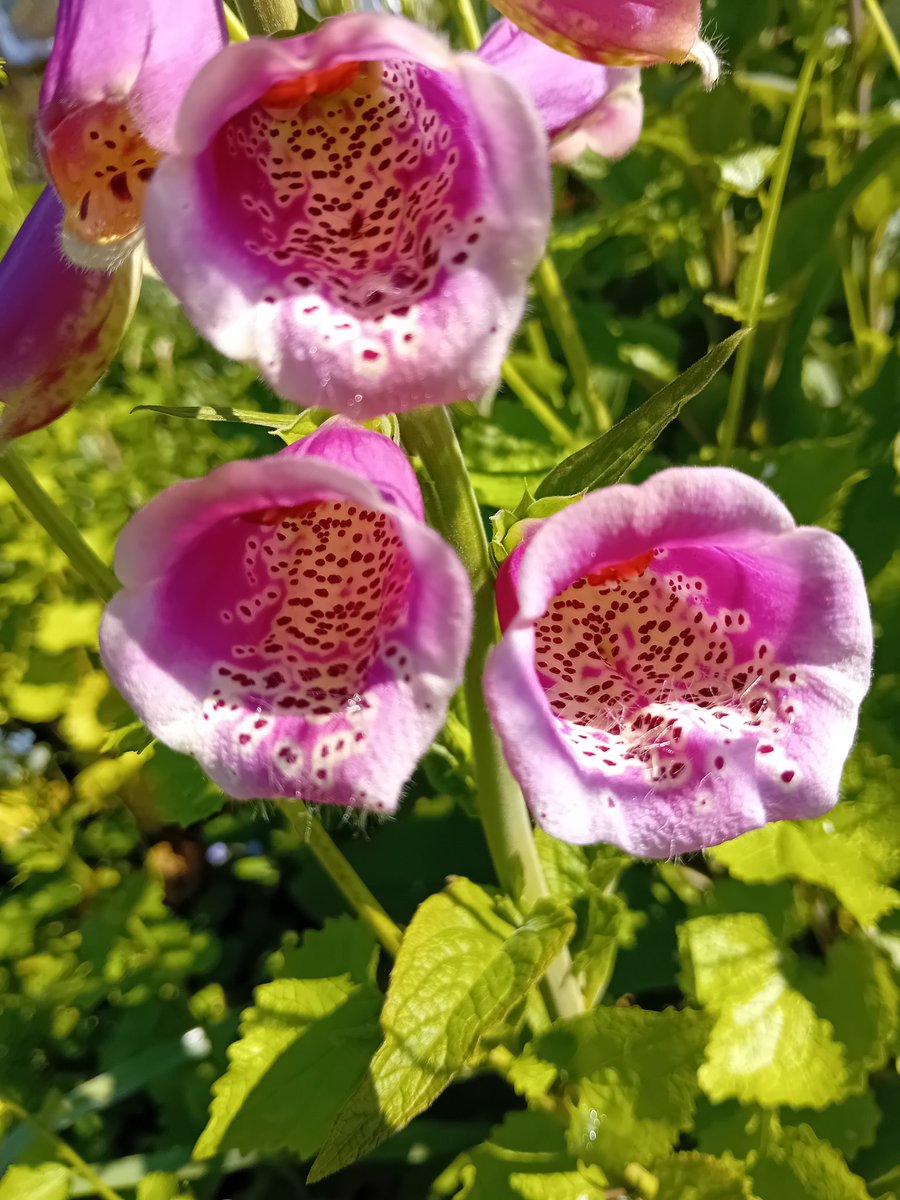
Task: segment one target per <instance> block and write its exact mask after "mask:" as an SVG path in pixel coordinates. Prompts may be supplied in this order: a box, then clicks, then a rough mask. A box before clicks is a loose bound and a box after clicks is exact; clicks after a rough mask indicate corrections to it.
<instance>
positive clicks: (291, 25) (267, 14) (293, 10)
mask: <svg viewBox="0 0 900 1200" xmlns="http://www.w3.org/2000/svg"><path fill="white" fill-rule="evenodd" d="M235 7H236V8H237V10H238V13H239V14H240V16H241V20H242V21H243V22H244V25H245V27H246V29H247V32H248V33H256V34H272V33H283V32H284V31H285V30H293V29H296V28H297V18H298V13H297V4H296V0H236V3H235Z"/></svg>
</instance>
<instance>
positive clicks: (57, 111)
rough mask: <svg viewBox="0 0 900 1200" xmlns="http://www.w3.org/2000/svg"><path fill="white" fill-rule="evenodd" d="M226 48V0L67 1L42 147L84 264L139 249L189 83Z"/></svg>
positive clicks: (75, 253)
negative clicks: (150, 192) (152, 187)
mask: <svg viewBox="0 0 900 1200" xmlns="http://www.w3.org/2000/svg"><path fill="white" fill-rule="evenodd" d="M224 42H225V24H224V16H223V12H222V6H221V4H220V3H219V0H115V3H110V2H109V0H60V3H59V16H58V19H57V24H56V37H55V39H54V43H53V51H52V53H51V55H50V59H49V61H48V63H47V70H46V73H45V75H44V82H43V86H42V88H41V98H40V108H39V114H38V145H39V147H40V150H41V153H42V155H43V158H44V162H45V164H46V167H47V172H48V174H49V176H50V180H51V182H52V184H53V186H54V187H55V188H56V190H57V192H58V193H59V196H60V198H61V199H62V202H63V204H64V206H65V217H64V221H63V235H64V244H65V248H66V252H67V253H68V254H69V255H70V256H71V257H72V258H73V259H74V260H75V261H77V262H81V263H85V264H86V265H88V266H108V265H110V264H114V263H116V262H119V261H121V259H122V258H123V257H124V256H125V255H126V254H128V252H129V251H130V250H132V249H133V248H134V246H135V244H136V242H137V241H138V240H139V238H140V235H141V219H142V209H143V202H144V194H145V191H146V188H147V185H148V183H149V182H150V179H151V178H152V176H153V172H154V170H155V168H156V166H157V164H158V162H159V159H160V155H161V154H162V153H164V152H166V151H168V150H170V149H171V148H172V146H173V142H174V125H175V115H176V113H177V111H178V106H179V104H180V102H181V99H182V97H183V96H184V93H185V90H186V88H187V85H188V84H189V82H190V81H191V79H192V78H193V76H194V74H195V73H196V71H197V69H198V68H199V67H200V66H201V65H202V64H203V63H204V62H205V61H206V60H207V59H208V58H210V57H211V56H212V55H213V54H215V52H216V51H217V50H219V49H220V47H221V46H222V45H224Z"/></svg>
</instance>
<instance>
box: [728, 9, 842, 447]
mask: <svg viewBox="0 0 900 1200" xmlns="http://www.w3.org/2000/svg"><path fill="white" fill-rule="evenodd" d="M831 8H832V6H831V5H830V4H829V5H827V6H826V12H825V13H824V14H823V17H822V18H821V19H820V21H819V24H818V27H817V29H816V32H815V33H814V35H813V38H812V41H811V43H810V46H809V49H808V50H807V52H806V57H805V59H804V60H803V66H802V67H801V69H800V77H799V79H798V80H797V89H796V91H795V92H794V97H793V100H792V101H791V107H790V109H789V110H788V115H787V120H786V121H785V124H784V132H783V133H782V137H781V146H780V147H779V150H778V161H777V163H776V166H775V172H774V175H773V176H772V183H771V186H770V188H769V192H768V195H767V197H766V208H765V213H764V215H763V219H762V222H761V224H760V229H759V234H758V238H759V240H758V243H757V246H756V249H755V251H754V258H753V264H752V272H753V273H752V276H751V282H750V300H749V304H748V306H747V317H746V320H745V321H744V328H745V329H747V330H749V331H750V332H749V336H748V337H746V338H744V340H743V341H742V342H741V344H740V346H739V347H738V351H737V355H736V356H735V361H734V373H733V375H732V377H731V387H730V389H729V392H728V405H727V408H726V410H725V417H724V420H723V421H722V428H721V431H720V434H719V461H720V462H723V463H727V462H728V461H729V460H730V459H731V457H732V455H733V454H734V450H735V446H736V445H737V440H738V433H739V431H740V427H741V414H742V413H743V410H744V401H745V400H746V396H747V383H748V381H749V378H750V363H751V360H752V357H753V347H754V344H755V342H756V327H757V325H758V324H759V318H760V315H761V313H762V309H763V304H764V302H765V298H766V280H767V279H768V276H769V265H770V263H771V261H772V248H773V247H774V245H775V230H776V229H777V228H778V220H779V218H780V216H781V207H782V204H783V202H784V193H785V189H786V187H787V181H788V175H789V173H790V169H791V163H792V162H793V158H794V151H795V149H796V147H797V138H798V137H799V134H800V125H801V123H802V121H803V114H804V112H805V110H806V105H807V101H808V100H809V93H810V89H811V87H812V82H813V78H814V77H815V73H816V68H817V67H818V65H819V59H820V58H821V56H822V51H823V48H824V42H825V32H826V29H827V28H828V22H829V20H830V18H831Z"/></svg>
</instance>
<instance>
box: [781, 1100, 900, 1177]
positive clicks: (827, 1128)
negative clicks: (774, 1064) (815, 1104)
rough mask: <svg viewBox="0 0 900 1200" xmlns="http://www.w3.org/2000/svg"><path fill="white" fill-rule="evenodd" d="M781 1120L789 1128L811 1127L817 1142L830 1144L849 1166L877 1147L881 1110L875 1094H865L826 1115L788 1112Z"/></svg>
mask: <svg viewBox="0 0 900 1200" xmlns="http://www.w3.org/2000/svg"><path fill="white" fill-rule="evenodd" d="M780 1117H781V1120H782V1122H783V1123H784V1124H785V1125H808V1126H809V1127H810V1129H811V1130H812V1131H813V1133H814V1134H815V1135H816V1137H817V1138H821V1139H822V1141H825V1142H830V1143H831V1144H832V1146H834V1148H835V1149H836V1150H840V1152H841V1154H843V1155H844V1157H845V1158H846V1159H847V1160H848V1162H849V1161H852V1160H853V1159H854V1158H855V1157H856V1155H857V1154H858V1153H859V1152H860V1150H864V1149H866V1148H867V1147H869V1146H874V1145H875V1141H876V1138H877V1134H878V1126H879V1123H880V1122H881V1110H880V1109H879V1107H878V1104H877V1103H876V1101H875V1097H874V1096H873V1095H872V1093H871V1092H862V1093H861V1094H860V1095H858V1096H848V1097H847V1099H846V1100H843V1101H841V1103H840V1104H832V1105H831V1107H830V1108H826V1109H824V1110H823V1111H822V1112H814V1111H813V1110H812V1109H810V1108H797V1109H793V1110H791V1109H787V1108H785V1109H782V1111H781V1114H780Z"/></svg>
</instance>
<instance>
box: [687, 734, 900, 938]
mask: <svg viewBox="0 0 900 1200" xmlns="http://www.w3.org/2000/svg"><path fill="white" fill-rule="evenodd" d="M844 788H845V792H846V793H847V797H846V798H845V799H844V800H843V801H842V802H841V803H840V804H839V805H838V806H837V808H836V809H834V811H833V812H831V813H829V814H828V816H827V817H822V818H820V819H819V820H815V821H777V822H775V823H773V824H771V825H767V826H765V828H763V829H758V830H754V832H752V833H745V834H744V835H743V837H739V838H736V839H735V840H734V841H733V842H726V843H725V845H723V846H716V847H715V848H714V849H712V850H711V851H710V854H711V855H712V857H713V858H714V859H715V860H716V861H717V862H720V863H722V864H723V865H724V866H726V867H727V868H728V870H729V871H730V872H731V874H732V875H734V876H735V877H736V878H737V879H742V880H744V881H745V882H747V883H771V882H772V881H773V880H775V879H790V878H797V879H803V880H806V881H807V882H808V883H815V884H818V885H819V886H820V887H824V888H827V889H828V890H829V891H831V892H833V893H834V894H835V895H836V896H837V898H838V899H839V900H840V902H841V903H842V904H843V905H844V907H845V908H846V909H847V910H848V912H850V913H852V914H853V916H854V917H856V919H857V921H859V923H860V924H861V925H863V926H871V925H874V924H875V922H876V921H877V920H878V919H879V918H880V917H881V916H883V915H884V914H885V913H886V912H890V910H891V909H893V908H896V907H897V906H898V905H900V893H898V892H897V891H895V890H894V889H893V888H892V887H888V886H887V885H888V884H889V883H890V881H891V880H892V879H893V878H894V877H895V876H896V875H897V874H898V872H900V806H898V805H897V801H896V797H897V794H898V792H900V770H898V769H897V768H896V767H893V766H892V765H891V764H890V761H889V760H888V759H886V758H876V757H875V756H874V755H873V754H872V753H871V751H869V750H868V749H867V748H865V747H860V748H858V749H857V751H856V752H855V753H854V755H853V756H852V758H851V760H850V763H849V764H848V767H847V771H846V772H845V778H844Z"/></svg>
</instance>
